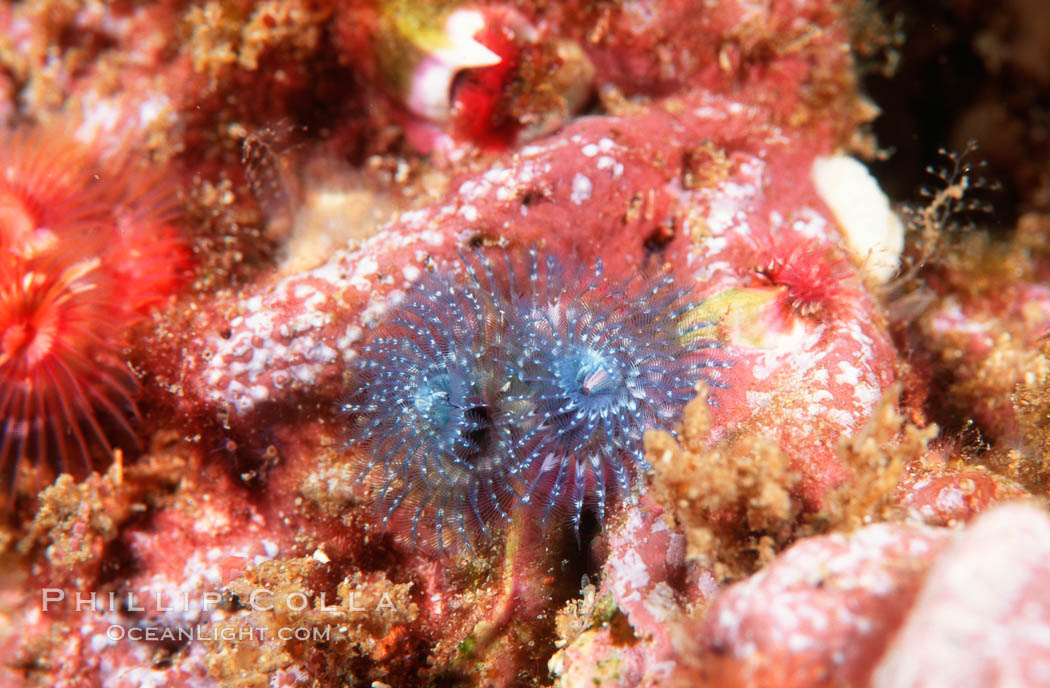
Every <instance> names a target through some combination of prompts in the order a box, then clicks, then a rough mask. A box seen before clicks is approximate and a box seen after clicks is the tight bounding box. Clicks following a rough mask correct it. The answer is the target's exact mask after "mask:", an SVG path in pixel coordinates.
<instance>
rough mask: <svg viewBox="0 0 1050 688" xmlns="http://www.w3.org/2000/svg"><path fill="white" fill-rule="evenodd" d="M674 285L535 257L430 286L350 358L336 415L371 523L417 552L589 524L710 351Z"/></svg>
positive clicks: (471, 262)
mask: <svg viewBox="0 0 1050 688" xmlns="http://www.w3.org/2000/svg"><path fill="white" fill-rule="evenodd" d="M697 305H698V304H697V303H695V302H693V301H691V300H690V292H689V290H688V289H685V288H682V287H679V286H676V285H675V283H674V279H673V277H672V276H671V275H670V274H662V275H659V276H656V277H654V278H641V277H635V278H632V279H629V280H626V281H624V282H622V283H617V282H613V281H610V280H608V279H606V278H605V277H604V275H603V270H602V265H601V263H600V262H599V263H597V264H596V265H594V266H593V267H591V268H590V269H587V270H585V269H578V270H566V269H565V268H564V267H563V266H562V265H561V264H560V263H559V262H558V261H557V260H556V259H555V258H554V257H553V256H548V257H545V258H541V257H540V256H539V255H538V254H537V252H536V251H535V250H531V251H528V252H527V253H525V254H523V255H520V256H512V255H510V254H506V253H504V254H502V255H501V256H499V257H497V258H495V259H492V258H489V257H486V256H484V255H483V254H481V253H478V254H472V255H470V256H467V257H463V258H461V260H460V262H459V263H458V264H457V265H456V266H455V268H454V269H449V270H446V271H442V272H438V273H436V274H431V275H428V276H427V277H426V278H424V280H423V281H422V282H421V283H420V284H418V285H416V286H415V287H414V288H413V289H412V290H411V291H410V293H409V294H408V295H407V296H406V298H405V299H404V301H402V302H401V304H400V305H399V306H398V307H397V308H396V309H395V311H394V312H393V313H392V315H391V316H390V318H389V320H388V321H387V322H386V323H385V324H384V326H383V327H382V328H381V330H380V331H379V333H378V334H377V335H376V337H375V338H373V339H372V340H371V341H370V342H369V343H368V344H367V345H366V346H365V347H364V349H363V351H362V352H361V355H360V356H359V357H358V358H357V364H356V372H357V375H358V388H357V392H356V393H355V395H354V396H353V397H351V398H350V399H349V400H347V401H346V402H345V403H344V404H343V408H342V410H343V411H344V413H346V414H347V416H348V418H349V426H350V432H349V444H350V445H351V446H352V447H354V448H355V449H357V450H358V451H357V452H356V453H357V454H358V455H361V456H363V459H362V470H361V476H362V478H369V479H370V480H371V481H372V482H373V484H374V485H375V488H376V494H377V501H378V504H379V505H380V509H381V514H382V516H381V518H382V524H383V525H384V526H387V525H390V524H391V523H392V522H395V521H396V522H397V524H398V525H400V526H401V528H400V529H402V530H406V531H408V532H409V533H410V536H411V540H412V542H413V543H415V544H417V545H418V544H428V545H434V546H436V547H437V548H438V549H440V550H442V551H444V550H446V549H448V548H450V547H452V546H454V545H456V544H457V543H465V544H466V545H467V546H468V547H469V546H471V541H472V540H473V539H474V538H475V536H477V535H481V536H488V535H490V530H491V529H490V526H491V525H492V524H493V522H494V521H499V520H507V519H508V518H509V516H508V514H509V513H510V512H511V511H512V510H513V509H514V508H515V507H516V505H529V506H535V507H536V508H537V509H538V510H539V512H540V514H541V515H542V516H543V517H544V519H545V520H546V518H547V517H548V516H550V515H551V514H552V513H553V512H558V513H559V514H561V515H565V516H567V518H568V519H570V520H571V521H572V523H573V527H574V529H576V530H577V531H578V529H579V525H580V517H581V515H582V513H583V511H584V508H585V505H588V504H590V505H593V506H594V507H595V508H596V509H597V513H598V518H599V521H601V520H602V519H603V517H604V513H605V507H606V504H607V502H608V499H609V497H610V494H611V493H613V492H621V493H626V492H627V491H628V489H629V487H630V480H631V475H632V473H633V471H634V470H635V467H641V468H642V469H647V468H648V464H647V463H646V461H645V459H644V457H643V456H642V442H641V439H642V434H643V433H644V431H645V430H646V429H648V428H651V427H662V426H668V425H671V424H673V420H674V417H675V415H676V414H677V413H678V412H679V410H680V409H681V407H682V405H684V404H685V402H687V401H688V400H689V399H690V398H691V397H692V395H693V388H694V385H695V384H696V382H697V381H698V380H701V379H702V380H705V381H706V382H707V383H708V384H710V385H712V386H716V387H721V386H724V385H723V383H722V382H721V381H720V380H719V376H718V371H717V369H718V368H722V367H725V366H726V365H727V363H726V362H725V361H724V360H723V359H722V358H721V357H719V356H716V355H714V353H713V352H714V350H715V349H716V348H717V344H716V343H714V342H712V341H709V340H707V339H703V338H702V337H701V332H702V331H703V329H704V328H706V327H708V326H710V325H711V324H712V323H709V322H700V323H692V324H688V325H687V324H686V323H688V322H689V320H690V319H689V317H688V315H689V314H690V312H691V311H692V310H693V309H695V308H696V307H697Z"/></svg>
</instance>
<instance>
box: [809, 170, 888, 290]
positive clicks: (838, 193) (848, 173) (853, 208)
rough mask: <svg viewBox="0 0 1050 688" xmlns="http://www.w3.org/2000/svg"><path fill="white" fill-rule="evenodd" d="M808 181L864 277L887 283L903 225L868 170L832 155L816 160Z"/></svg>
mask: <svg viewBox="0 0 1050 688" xmlns="http://www.w3.org/2000/svg"><path fill="white" fill-rule="evenodd" d="M811 177H812V179H813V185H814V186H816V187H817V193H819V194H820V197H821V198H822V199H823V201H824V202H825V203H827V205H828V207H829V208H831V212H832V214H834V216H835V221H836V222H837V223H838V225H839V229H840V230H841V231H842V236H843V237H844V238H845V239H846V245H847V248H849V250H850V252H851V253H852V254H853V255H854V256H855V257H856V258H857V260H859V261H860V262H861V264H862V265H863V267H864V271H865V273H866V274H867V275H868V276H869V277H870V278H871V279H873V280H875V281H876V282H878V283H883V282H886V281H888V280H889V279H890V278H891V277H893V275H894V274H895V273H896V272H897V268H898V266H899V264H900V257H901V251H902V250H903V249H904V225H903V224H902V223H901V221H900V218H898V217H897V215H896V214H894V212H893V211H892V210H891V209H890V202H889V199H887V198H886V194H884V193H883V192H882V189H880V188H879V185H878V182H876V181H875V178H874V177H872V176H871V174H870V173H869V172H868V168H866V167H865V166H864V165H863V164H862V163H860V162H859V161H858V160H856V159H855V158H851V157H849V156H848V155H835V156H832V157H828V158H817V159H816V161H815V162H814V163H813V169H812V171H811Z"/></svg>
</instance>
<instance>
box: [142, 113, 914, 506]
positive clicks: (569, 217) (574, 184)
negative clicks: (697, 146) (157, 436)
mask: <svg viewBox="0 0 1050 688" xmlns="http://www.w3.org/2000/svg"><path fill="white" fill-rule="evenodd" d="M668 110H671V111H673V113H672V112H669V111H668ZM761 117H762V112H761V110H759V109H757V108H755V107H754V106H748V105H745V104H742V103H739V102H737V101H734V100H731V99H726V98H722V97H713V96H710V95H707V94H697V95H693V96H688V97H683V98H682V99H680V100H679V101H676V102H675V105H674V107H666V108H658V109H655V110H647V111H645V112H643V113H642V114H639V115H635V116H630V117H592V118H588V119H585V120H581V121H579V122H576V123H574V124H572V125H570V126H568V127H566V129H565V130H564V131H563V132H562V133H561V134H559V135H557V136H555V137H552V138H550V139H548V140H546V141H543V142H540V143H535V144H530V145H528V146H526V147H525V148H523V149H522V150H521V151H520V152H519V153H518V154H517V155H515V156H514V157H513V158H512V159H511V161H510V162H509V164H508V163H505V162H498V163H496V164H494V165H492V166H491V167H489V168H488V169H487V170H485V171H483V172H481V173H479V174H476V175H470V176H467V177H465V178H462V179H460V180H458V181H457V182H454V183H453V190H454V192H453V193H452V194H451V196H450V197H449V198H447V199H446V200H445V201H443V202H441V203H438V204H435V205H433V206H431V207H428V208H423V209H419V210H413V211H408V212H404V213H402V214H401V216H400V217H399V218H398V219H396V220H395V221H393V222H392V223H391V224H390V225H389V226H387V227H386V228H384V229H383V230H382V231H381V232H379V233H378V234H376V235H375V236H374V237H373V238H370V239H367V240H365V241H364V242H362V243H361V245H360V246H358V247H356V248H353V249H350V250H343V251H340V252H338V253H337V254H336V255H335V256H334V257H333V258H332V259H331V260H329V261H328V262H327V263H325V264H324V265H322V266H320V267H317V268H314V269H312V270H309V271H306V272H303V273H299V274H294V275H290V276H287V277H284V278H281V279H280V280H278V281H276V282H275V283H273V284H270V285H266V286H263V287H261V288H258V289H255V290H252V291H250V292H248V293H246V294H244V295H242V296H240V297H238V298H237V299H236V300H235V301H231V302H228V303H223V304H217V305H216V307H215V308H214V309H209V310H208V311H206V312H204V313H202V314H201V315H200V316H199V317H198V318H197V319H196V321H195V322H194V323H193V325H192V327H191V328H190V329H191V331H192V332H193V333H195V334H194V335H193V336H191V338H189V339H188V340H187V341H185V342H184V343H183V354H184V356H183V358H182V360H181V361H178V362H177V363H178V368H177V369H175V370H172V371H170V372H167V371H165V372H164V373H163V375H164V376H165V377H167V378H168V379H170V380H173V381H176V380H177V381H178V383H179V385H180V387H181V390H182V399H181V401H180V403H181V404H182V405H183V406H184V407H186V408H187V409H188V410H190V411H191V412H200V409H202V408H204V409H209V408H210V409H214V410H213V411H211V412H210V413H215V412H222V413H225V412H227V411H228V413H229V415H230V419H231V420H230V422H231V423H236V422H238V421H239V420H240V419H248V418H250V417H251V415H252V413H254V412H256V411H257V410H258V409H259V408H260V407H264V406H272V405H281V404H288V403H290V402H291V401H292V400H293V399H294V398H295V396H296V395H297V394H298V393H300V392H301V391H302V390H304V389H309V390H311V393H312V394H315V395H319V396H321V397H325V396H328V397H329V398H332V399H336V398H338V396H339V395H340V394H342V393H344V385H345V384H346V382H345V375H344V372H345V371H346V370H347V366H348V364H349V362H350V361H351V360H352V359H353V357H354V356H355V355H356V353H357V349H358V347H360V346H361V342H362V338H363V335H364V331H365V329H367V328H371V327H374V326H376V325H377V324H378V323H380V322H381V321H382V319H383V317H384V316H385V314H386V313H387V312H388V311H389V310H390V307H391V305H392V304H394V303H397V302H398V300H399V299H400V298H402V295H403V294H404V292H405V290H407V289H408V288H409V287H410V286H411V285H412V284H413V283H414V282H415V281H417V280H418V279H419V278H420V276H421V275H422V274H423V272H424V271H425V270H427V269H428V266H429V265H431V264H434V263H442V262H446V263H447V262H449V261H451V260H454V259H455V254H456V251H457V250H459V249H460V248H461V247H462V246H464V245H469V244H470V243H471V242H479V241H480V242H485V241H498V242H501V243H504V244H508V245H511V246H518V247H527V246H530V245H533V244H536V243H537V242H541V243H542V246H543V247H544V251H545V252H548V253H550V254H553V255H571V256H574V260H578V261H581V262H583V263H586V262H591V261H595V260H598V259H601V260H602V263H603V265H604V266H605V270H606V273H607V274H608V275H609V278H610V279H612V280H616V279H621V278H622V277H621V276H628V275H630V274H631V273H632V272H634V271H636V270H639V269H642V268H643V266H645V265H646V263H647V262H650V263H651V261H652V260H654V259H655V258H653V257H651V256H650V254H649V252H648V250H647V249H646V242H647V240H648V239H649V238H650V235H651V233H652V232H653V231H654V228H658V227H664V228H665V229H666V230H668V231H670V232H671V234H672V236H673V238H672V239H671V240H670V242H669V244H668V246H667V247H666V250H665V255H666V256H667V259H668V260H669V261H670V262H672V263H673V264H676V266H675V270H676V272H677V274H679V275H691V276H693V279H695V280H696V283H697V285H698V294H699V295H700V296H706V297H708V298H709V303H711V304H715V303H718V302H717V301H715V300H711V297H712V296H718V295H722V296H723V301H722V303H723V304H724V305H723V306H722V307H721V308H720V310H717V311H715V310H712V311H710V312H709V313H708V315H710V316H711V317H713V318H714V319H719V320H724V321H725V323H724V324H723V326H722V327H723V329H724V330H726V332H727V336H728V337H729V338H730V339H731V340H734V348H733V351H732V352H731V355H732V356H733V357H734V359H736V360H738V361H739V364H735V365H734V366H733V369H732V371H731V372H730V373H729V374H728V375H726V376H725V377H726V381H727V383H728V387H729V389H728V390H726V392H727V393H726V394H724V395H722V396H723V397H724V398H721V399H720V401H719V406H718V408H717V411H716V413H717V414H718V415H719V418H720V422H721V423H722V424H724V425H725V427H726V429H727V430H728V429H729V428H730V427H734V426H738V425H739V424H741V423H744V422H757V423H768V424H769V425H770V427H771V428H775V429H776V432H777V433H779V434H780V435H781V436H780V437H778V439H779V440H780V441H781V442H782V443H784V445H785V446H790V447H791V448H792V450H793V451H795V452H797V454H798V456H799V460H800V461H803V462H805V470H804V473H805V475H806V476H807V479H808V480H809V483H808V484H807V486H806V487H805V490H806V494H807V496H808V497H809V498H810V499H812V500H813V501H814V502H819V498H820V494H821V492H822V491H823V490H824V489H826V487H827V486H828V485H832V484H834V483H835V482H836V481H837V480H840V479H841V477H842V475H843V471H842V469H841V467H839V466H838V465H837V462H836V460H835V458H834V448H835V442H836V441H837V438H839V437H840V436H842V435H843V434H844V433H849V432H851V431H853V430H855V429H857V428H858V427H859V426H860V424H861V423H862V422H863V421H864V420H865V419H866V417H867V414H868V412H869V411H870V409H871V408H872V406H873V404H874V403H875V402H876V401H877V400H878V399H879V398H880V397H881V395H882V392H883V391H884V390H885V388H886V386H887V385H888V384H889V383H890V382H891V381H892V379H893V375H892V365H893V361H894V356H893V349H892V347H891V345H890V343H889V339H888V334H887V332H886V330H885V328H884V326H882V325H880V322H881V318H880V316H879V315H878V313H877V311H876V310H875V306H874V302H873V301H872V300H871V297H869V296H868V295H867V294H866V292H865V291H864V288H863V286H861V281H860V280H861V277H860V274H859V273H858V272H857V271H856V269H854V268H846V267H844V266H843V264H842V263H843V258H842V257H841V256H837V255H835V250H836V249H834V248H829V249H827V252H826V253H825V252H823V251H820V250H815V251H814V250H813V249H810V248H808V247H809V246H811V245H813V244H814V242H825V243H828V242H834V241H836V240H837V239H836V237H837V236H838V231H839V230H838V229H837V228H836V225H835V223H834V221H833V220H831V219H829V218H828V216H827V214H826V210H825V209H824V208H825V206H824V205H823V202H822V201H821V199H820V197H819V196H818V195H817V193H816V191H815V190H814V189H813V188H812V187H810V186H808V185H806V186H803V187H802V188H799V187H798V185H797V184H796V183H795V181H794V180H796V179H798V178H799V177H800V176H802V177H803V178H805V179H808V176H809V174H810V168H811V165H812V163H813V160H814V157H815V154H816V153H819V152H821V148H820V144H819V143H818V142H817V141H812V142H811V144H810V145H809V146H808V147H807V148H806V149H805V150H800V148H799V147H798V143H797V141H795V140H793V139H790V138H788V137H787V136H786V133H785V130H784V129H783V128H782V127H780V126H776V125H774V124H772V123H763V122H762V119H761ZM743 131H748V132H749V136H750V137H754V140H755V141H756V143H755V144H752V143H746V144H741V143H739V142H740V141H741V138H740V137H741V135H742V132H743ZM796 135H798V136H803V137H805V136H806V134H804V133H802V132H796ZM699 140H703V141H707V142H708V143H707V144H705V146H706V147H708V148H714V149H717V152H718V156H719V162H718V163H717V165H718V171H717V172H711V171H710V170H709V172H710V173H712V174H717V175H718V181H716V182H715V183H713V184H711V185H710V186H704V187H702V188H696V189H689V188H684V187H683V185H682V179H683V175H685V174H686V171H687V170H685V169H683V164H684V163H683V160H686V159H687V158H688V155H687V154H689V153H691V152H692V150H693V149H692V148H691V147H690V146H688V145H687V144H686V143H683V142H688V141H699ZM749 140H750V139H749ZM825 152H830V151H825ZM785 204H786V205H785ZM755 233H760V234H759V236H765V235H767V234H769V233H776V234H777V235H778V236H779V237H780V241H779V243H778V244H777V245H776V246H777V247H782V249H781V250H783V251H784V252H785V256H784V258H786V257H788V256H791V255H794V254H795V253H796V251H798V246H800V245H803V246H804V247H805V248H806V250H809V251H812V253H811V254H807V260H810V261H814V262H820V261H827V262H828V268H827V269H828V270H835V271H839V270H841V271H843V272H844V273H845V274H844V275H843V276H842V277H841V282H839V281H838V275H837V273H836V282H835V283H834V284H831V285H829V291H830V293H829V297H830V298H831V299H832V300H833V301H841V300H846V299H847V298H848V301H849V303H850V305H851V307H850V308H849V309H846V310H845V311H839V310H836V309H835V308H833V307H829V308H828V309H824V310H821V309H815V310H814V309H809V308H802V309H796V308H793V307H792V306H791V304H792V303H793V302H794V300H795V299H797V297H796V296H793V295H792V294H791V293H790V288H789V286H786V285H776V284H770V283H769V278H768V277H764V276H763V274H764V273H763V272H762V271H763V270H767V268H768V264H769V261H770V260H771V257H770V255H769V251H768V250H767V249H765V248H763V249H761V250H760V249H756V248H755V247H754V240H753V239H752V238H751V237H752V236H754V235H755ZM734 290H736V291H734ZM781 302H783V303H784V304H786V305H787V306H788V308H787V312H785V309H784V308H783V307H782V306H781ZM709 308H711V309H714V308H716V306H714V305H711V306H709ZM858 314H865V316H866V317H856V316H857V315H858ZM738 318H739V320H738ZM763 320H764V321H766V323H767V324H765V325H756V324H755V323H756V322H763ZM749 328H753V329H749ZM741 329H748V331H747V332H742V333H740V334H738V333H737V332H736V331H735V330H741ZM757 330H761V332H756V331H757ZM803 380H804V381H805V382H804V384H800V383H801V382H802V381H803ZM773 413H776V414H777V416H778V418H785V419H788V418H790V419H791V422H784V423H781V422H772V421H771V420H770V419H769V416H770V414H773Z"/></svg>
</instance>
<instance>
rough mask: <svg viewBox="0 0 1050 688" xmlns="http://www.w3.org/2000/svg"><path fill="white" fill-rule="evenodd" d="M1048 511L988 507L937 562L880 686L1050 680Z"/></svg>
mask: <svg viewBox="0 0 1050 688" xmlns="http://www.w3.org/2000/svg"><path fill="white" fill-rule="evenodd" d="M1048 579H1050V517H1048V516H1047V514H1046V512H1045V511H1044V510H1042V509H1039V508H1037V507H1034V506H1031V505H1027V504H1021V503H1014V504H1009V505H1004V506H1000V507H997V508H995V509H991V510H989V511H988V512H986V513H985V514H983V515H982V516H981V517H980V518H978V519H976V520H975V521H974V522H973V524H972V525H971V526H970V527H969V528H967V529H966V531H964V532H963V533H962V534H961V535H960V536H959V537H958V538H957V539H956V540H955V541H954V542H952V543H951V545H949V546H948V547H947V548H945V549H944V551H943V552H942V553H941V555H940V556H939V557H937V559H936V560H935V561H934V562H933V565H932V566H931V567H930V569H929V571H928V572H927V574H926V582H925V584H924V585H923V587H922V590H921V591H920V592H919V594H918V597H917V598H916V599H915V604H914V605H913V606H912V608H911V611H910V612H909V613H908V617H907V618H906V619H905V621H904V624H903V626H902V627H901V629H900V631H898V633H897V636H896V638H895V639H894V641H893V643H892V644H891V645H890V647H889V649H888V651H887V652H886V655H885V656H884V657H883V659H882V660H881V661H880V663H879V666H878V668H877V669H876V670H875V673H874V675H873V678H872V683H871V685H872V687H873V688H890V687H891V686H892V687H894V688H906V687H908V686H925V687H926V688H937V687H939V686H945V687H949V686H950V687H951V688H967V687H969V686H974V687H977V686H1047V685H1050V588H1048V587H1047V580H1048Z"/></svg>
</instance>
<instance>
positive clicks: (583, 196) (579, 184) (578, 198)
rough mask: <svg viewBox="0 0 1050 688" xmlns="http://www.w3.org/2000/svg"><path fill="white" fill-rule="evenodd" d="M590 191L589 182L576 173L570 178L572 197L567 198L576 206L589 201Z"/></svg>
mask: <svg viewBox="0 0 1050 688" xmlns="http://www.w3.org/2000/svg"><path fill="white" fill-rule="evenodd" d="M591 190H592V189H591V180H590V179H588V178H587V177H585V176H584V175H582V174H580V173H579V172H577V173H576V176H574V177H573V178H572V195H570V196H569V200H570V201H572V202H573V203H574V204H576V205H580V204H582V203H583V202H584V201H589V200H590V198H591Z"/></svg>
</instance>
